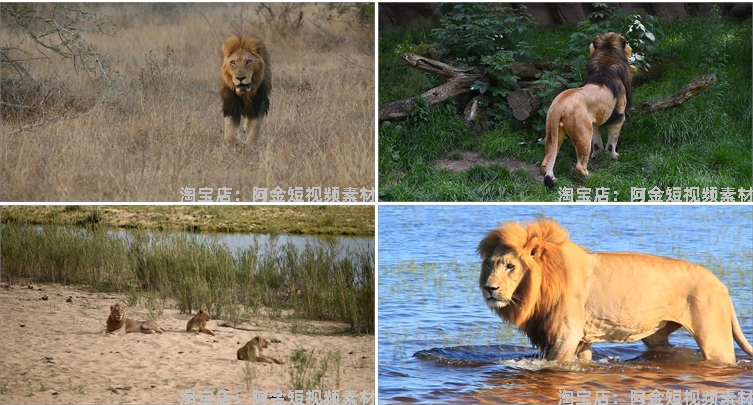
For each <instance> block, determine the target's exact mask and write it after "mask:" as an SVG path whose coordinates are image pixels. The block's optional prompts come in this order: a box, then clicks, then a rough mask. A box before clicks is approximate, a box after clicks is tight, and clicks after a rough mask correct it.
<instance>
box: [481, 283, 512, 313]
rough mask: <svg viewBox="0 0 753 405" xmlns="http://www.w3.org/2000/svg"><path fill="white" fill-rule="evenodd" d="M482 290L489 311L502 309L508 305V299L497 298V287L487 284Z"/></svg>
mask: <svg viewBox="0 0 753 405" xmlns="http://www.w3.org/2000/svg"><path fill="white" fill-rule="evenodd" d="M483 290H484V291H483V293H484V299H485V300H486V305H487V306H488V307H489V308H491V309H495V308H504V307H506V306H507V304H509V303H510V300H509V299H505V298H499V296H498V295H497V290H499V287H495V286H492V285H488V284H487V285H485V286H484V288H483Z"/></svg>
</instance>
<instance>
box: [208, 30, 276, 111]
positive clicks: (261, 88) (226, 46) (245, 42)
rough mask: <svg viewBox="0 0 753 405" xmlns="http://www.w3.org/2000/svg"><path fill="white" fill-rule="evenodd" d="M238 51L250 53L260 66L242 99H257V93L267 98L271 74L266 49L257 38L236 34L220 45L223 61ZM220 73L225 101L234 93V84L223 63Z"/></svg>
mask: <svg viewBox="0 0 753 405" xmlns="http://www.w3.org/2000/svg"><path fill="white" fill-rule="evenodd" d="M238 49H245V50H247V51H249V52H251V53H252V54H253V55H254V56H256V57H257V58H259V61H260V62H261V66H262V68H261V69H260V71H259V72H256V74H255V75H254V77H253V78H252V86H251V90H250V91H247V92H245V93H244V95H243V98H244V99H246V100H247V101H250V100H251V99H253V98H255V97H257V93H263V96H264V97H265V98H267V97H268V96H269V91H270V90H271V84H270V78H271V73H270V65H269V53H268V52H267V47H266V46H265V45H264V43H263V42H262V41H261V40H260V39H258V38H255V37H250V36H246V35H241V34H238V35H235V36H232V37H230V38H227V39H226V40H225V42H223V43H222V56H223V59H224V60H226V59H227V58H229V57H230V55H232V54H233V52H235V51H237V50H238ZM220 71H221V73H222V86H221V89H220V91H221V92H223V94H222V96H223V99H226V98H227V97H229V96H230V95H231V94H233V93H234V91H235V84H234V83H233V77H232V74H231V73H230V72H229V71H228V67H227V65H226V64H225V63H223V64H222V67H221V69H220ZM267 103H268V101H267ZM257 108H258V107H257ZM263 113H266V111H264V112H263Z"/></svg>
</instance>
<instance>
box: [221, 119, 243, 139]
mask: <svg viewBox="0 0 753 405" xmlns="http://www.w3.org/2000/svg"><path fill="white" fill-rule="evenodd" d="M239 126H240V122H239V120H238V119H235V118H233V117H231V116H225V141H226V142H227V144H228V145H230V146H233V145H235V142H236V133H237V132H238V127H239Z"/></svg>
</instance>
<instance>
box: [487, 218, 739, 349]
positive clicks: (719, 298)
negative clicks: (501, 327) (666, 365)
mask: <svg viewBox="0 0 753 405" xmlns="http://www.w3.org/2000/svg"><path fill="white" fill-rule="evenodd" d="M478 252H479V254H480V255H481V257H482V259H483V264H482V265H481V276H480V278H479V286H480V287H481V291H482V293H483V296H484V301H485V302H486V305H487V306H488V307H489V308H490V309H491V310H492V312H495V313H496V314H497V315H499V316H500V317H501V318H502V319H503V320H505V321H507V322H510V323H512V324H514V325H515V326H517V327H518V328H519V329H520V330H521V331H523V332H525V333H526V335H528V338H529V339H530V340H531V343H532V344H533V345H534V346H536V347H538V348H539V350H540V351H541V352H542V354H544V355H545V356H546V358H547V359H548V360H558V361H567V360H571V359H573V358H576V357H577V358H579V359H588V360H590V359H591V343H594V342H602V341H612V342H634V341H636V340H638V339H642V340H643V342H644V343H645V344H646V345H647V346H648V347H650V348H653V347H660V346H669V334H670V333H672V332H674V331H676V330H677V329H679V328H680V327H685V329H687V330H688V332H690V335H691V336H692V337H693V339H695V341H696V343H698V347H699V348H700V349H701V353H702V354H703V358H704V359H705V360H709V361H713V362H718V363H724V364H734V363H735V361H736V360H735V351H734V346H733V344H732V340H733V339H734V341H735V342H737V344H738V346H740V348H742V349H743V351H744V352H745V353H747V354H749V355H752V356H753V347H751V345H750V343H748V341H747V340H746V339H745V336H744V335H743V333H742V330H741V329H740V324H739V323H738V321H737V316H736V315H735V308H734V307H733V305H732V300H731V299H730V296H729V293H728V292H727V288H726V287H725V286H724V284H722V282H721V281H719V279H718V278H716V276H714V274H713V273H712V272H711V271H709V270H707V269H705V268H703V267H701V266H697V265H695V264H692V263H688V262H685V261H682V260H676V259H669V258H665V257H659V256H652V255H646V254H640V253H590V252H589V251H588V250H586V249H585V248H583V247H581V246H579V245H577V244H575V243H573V242H572V241H571V240H570V238H569V237H568V235H567V232H566V231H565V230H564V229H562V228H560V226H559V225H558V224H557V222H555V221H553V220H551V219H546V218H541V219H538V220H537V221H535V222H532V223H526V224H525V225H521V224H520V223H517V222H507V223H505V224H502V225H501V226H500V227H499V228H497V229H495V230H493V231H491V232H489V234H488V235H487V236H486V237H485V238H484V239H483V240H482V241H481V243H479V246H478Z"/></svg>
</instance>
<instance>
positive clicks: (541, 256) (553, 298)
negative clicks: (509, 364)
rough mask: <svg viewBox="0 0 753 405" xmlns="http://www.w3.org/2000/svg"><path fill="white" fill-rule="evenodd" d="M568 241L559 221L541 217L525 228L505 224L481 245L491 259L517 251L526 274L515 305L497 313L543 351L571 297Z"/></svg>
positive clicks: (546, 348) (552, 339)
mask: <svg viewBox="0 0 753 405" xmlns="http://www.w3.org/2000/svg"><path fill="white" fill-rule="evenodd" d="M567 242H570V238H569V236H568V234H567V231H565V230H564V229H562V228H561V227H560V226H559V224H558V223H557V222H556V221H554V220H552V219H548V218H539V219H538V220H536V221H535V222H526V223H525V226H524V225H521V224H520V223H518V222H507V223H504V224H502V225H501V226H500V227H499V228H497V229H495V230H493V231H491V232H489V233H488V234H487V235H486V237H485V238H484V239H483V240H482V241H481V243H479V246H478V253H479V254H480V255H481V257H482V258H487V257H491V256H492V255H493V254H494V252H495V250H496V249H497V248H498V247H501V248H502V249H501V252H498V254H499V253H501V254H507V253H509V252H514V253H515V254H516V256H517V257H518V259H519V260H520V261H521V262H522V263H523V264H524V265H525V267H526V270H527V274H526V275H525V276H524V278H523V280H521V282H520V284H519V285H518V287H517V289H516V290H515V294H514V295H515V296H516V297H517V300H516V305H507V306H505V307H503V308H497V309H495V310H494V311H495V312H496V313H497V315H499V316H500V317H502V318H503V319H504V320H506V321H508V322H510V323H513V324H514V325H515V326H517V327H518V328H519V329H520V330H522V331H524V332H525V333H526V334H527V335H528V337H529V339H530V340H531V343H533V344H534V345H535V346H537V347H538V348H539V349H540V350H541V351H542V352H546V351H548V349H549V347H550V346H551V345H552V344H553V343H554V337H555V336H556V334H557V330H556V328H558V327H559V325H560V324H561V323H562V322H561V321H562V313H563V311H564V308H565V300H566V299H567V297H568V294H566V293H567V291H568V289H569V280H568V265H567V263H566V261H565V259H564V257H563V244H565V243H567ZM576 246H577V245H576ZM483 282H485V280H483ZM482 284H483V283H482ZM482 288H483V285H482Z"/></svg>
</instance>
